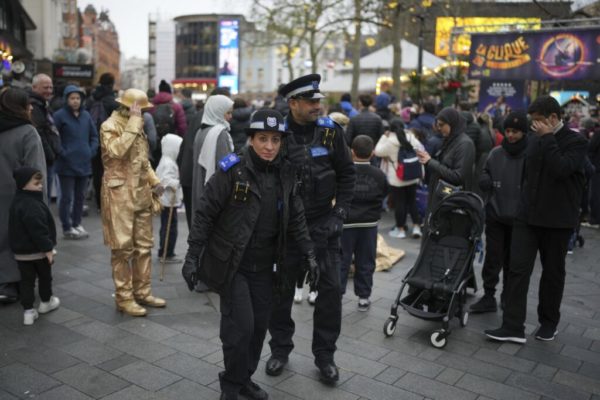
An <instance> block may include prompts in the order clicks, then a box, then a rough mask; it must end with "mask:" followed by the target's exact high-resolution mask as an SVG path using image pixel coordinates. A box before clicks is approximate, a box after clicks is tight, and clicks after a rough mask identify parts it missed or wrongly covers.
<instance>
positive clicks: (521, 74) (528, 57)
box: [469, 28, 600, 80]
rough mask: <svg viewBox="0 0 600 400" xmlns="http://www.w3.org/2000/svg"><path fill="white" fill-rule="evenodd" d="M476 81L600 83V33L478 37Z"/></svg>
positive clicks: (472, 74)
mask: <svg viewBox="0 0 600 400" xmlns="http://www.w3.org/2000/svg"><path fill="white" fill-rule="evenodd" d="M469 58H470V64H471V66H470V68H469V77H471V78H473V79H519V80H522V79H532V80H550V79H552V80H557V79H573V80H576V79H600V29H599V28H592V29H580V30H569V31H567V30H564V29H563V30H560V31H546V32H522V33H507V34H478V35H473V36H472V37H471V55H470V56H469Z"/></svg>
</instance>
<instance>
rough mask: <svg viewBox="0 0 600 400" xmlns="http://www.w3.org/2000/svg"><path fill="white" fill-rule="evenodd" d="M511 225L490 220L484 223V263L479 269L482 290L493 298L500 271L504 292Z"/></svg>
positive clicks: (508, 260)
mask: <svg viewBox="0 0 600 400" xmlns="http://www.w3.org/2000/svg"><path fill="white" fill-rule="evenodd" d="M511 234H512V225H507V224H503V223H502V222H500V221H497V220H495V219H492V218H488V219H486V221H485V261H484V262H483V268H482V269H481V278H482V279H483V290H484V291H485V294H486V295H490V296H494V294H495V293H496V285H498V282H499V280H500V279H499V276H500V271H502V283H503V286H504V289H503V290H504V291H506V279H507V278H508V273H509V272H508V271H509V263H510V238H511Z"/></svg>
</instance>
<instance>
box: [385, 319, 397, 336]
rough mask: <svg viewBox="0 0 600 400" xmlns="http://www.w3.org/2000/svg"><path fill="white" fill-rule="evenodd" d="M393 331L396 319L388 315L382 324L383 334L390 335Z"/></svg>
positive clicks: (394, 330)
mask: <svg viewBox="0 0 600 400" xmlns="http://www.w3.org/2000/svg"><path fill="white" fill-rule="evenodd" d="M394 332H396V320H395V319H393V318H392V317H390V318H388V319H387V320H386V321H385V324H383V334H384V335H385V337H390V336H393V335H394Z"/></svg>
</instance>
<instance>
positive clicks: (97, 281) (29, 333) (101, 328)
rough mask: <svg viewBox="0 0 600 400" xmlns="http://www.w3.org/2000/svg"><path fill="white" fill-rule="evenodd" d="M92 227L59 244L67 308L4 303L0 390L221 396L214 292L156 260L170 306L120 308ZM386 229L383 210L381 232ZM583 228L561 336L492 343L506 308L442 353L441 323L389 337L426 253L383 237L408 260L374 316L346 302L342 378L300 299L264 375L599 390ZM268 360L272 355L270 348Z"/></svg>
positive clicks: (594, 292) (443, 386)
mask: <svg viewBox="0 0 600 400" xmlns="http://www.w3.org/2000/svg"><path fill="white" fill-rule="evenodd" d="M180 218H181V220H184V218H183V214H180ZM84 225H85V226H86V227H87V228H88V230H89V231H90V233H91V238H90V239H89V240H85V241H77V242H73V241H70V242H67V241H61V242H60V243H59V246H58V251H59V255H58V256H57V263H56V265H55V267H53V268H55V271H54V290H55V294H56V295H58V296H60V299H61V302H62V306H61V308H60V309H59V310H57V311H55V312H53V313H51V314H47V315H44V316H41V317H40V319H39V320H38V322H36V324H35V325H34V326H33V327H24V326H23V325H22V310H21V307H20V306H19V305H16V304H15V305H10V306H4V307H0V399H15V398H36V399H43V400H49V399H60V400H69V399H91V398H94V399H100V398H101V399H111V400H112V399H177V400H186V399H217V398H218V396H219V394H218V383H217V373H218V372H219V371H220V370H221V369H222V365H223V364H222V354H221V348H220V342H219V337H218V321H219V314H218V313H217V311H216V309H215V306H218V298H217V296H216V295H209V296H207V295H204V294H202V295H201V294H197V293H190V292H188V290H187V288H186V287H185V285H184V283H183V281H182V279H181V277H180V266H168V267H167V268H168V270H167V273H166V277H165V280H164V282H160V281H159V280H158V268H155V270H154V292H155V293H156V294H157V295H160V296H162V297H165V298H166V299H168V307H167V308H166V309H164V310H152V311H151V312H150V314H149V316H148V317H147V318H131V317H127V316H123V315H122V314H120V313H118V312H116V311H115V307H114V302H113V298H112V297H111V294H112V291H113V284H112V280H111V276H110V269H109V252H108V250H107V249H106V248H105V247H104V246H103V245H102V241H101V228H100V220H99V217H98V216H96V215H93V216H90V217H88V218H86V219H85V221H84ZM390 225H391V216H390V215H387V216H386V218H385V222H384V223H383V229H382V230H383V231H387V229H388V228H389V226H390ZM155 227H156V225H155ZM583 232H584V234H585V235H586V238H587V245H586V247H585V248H583V249H580V250H578V251H576V253H575V254H574V255H572V256H569V259H568V266H567V286H566V289H565V299H564V301H563V308H562V311H563V318H562V322H561V324H560V326H559V330H560V333H559V335H558V337H557V339H556V341H554V342H550V343H541V342H539V341H536V340H534V339H533V337H528V343H527V344H526V345H524V346H519V345H513V344H502V345H501V344H498V343H494V342H490V341H487V340H486V339H485V338H484V336H483V335H482V330H483V329H485V328H488V327H495V326H497V325H498V323H499V321H500V314H492V315H489V314H488V315H485V316H471V318H470V321H469V324H468V326H467V327H466V328H464V329H461V328H457V329H456V330H454V331H453V333H452V335H451V336H450V338H449V344H448V346H447V347H446V348H445V349H444V350H437V349H434V348H433V347H431V345H430V344H429V334H430V333H431V331H432V330H433V329H437V325H436V324H433V323H428V322H425V321H421V320H418V319H415V318H413V317H410V316H409V315H407V314H406V313H405V312H401V313H400V320H399V324H398V328H397V330H396V333H395V336H394V337H392V338H385V337H384V335H383V334H382V325H383V323H384V321H385V319H386V318H387V317H388V315H389V307H390V304H391V302H392V299H393V298H394V297H395V295H396V292H397V290H398V288H399V287H400V282H401V280H402V277H403V276H404V274H405V273H406V271H407V269H408V268H410V266H411V265H412V263H413V262H414V260H415V258H416V256H417V252H418V243H417V241H415V240H402V241H401V240H397V239H389V238H387V240H388V242H389V243H391V244H392V245H394V246H399V247H402V248H403V249H405V250H406V251H407V256H406V257H405V259H403V260H402V261H401V262H400V263H399V264H398V265H397V266H396V267H395V268H394V269H393V270H392V271H391V272H387V273H385V272H382V273H377V274H376V276H375V291H374V295H373V298H372V300H373V307H372V308H371V310H370V311H369V312H366V313H362V312H358V311H357V310H356V298H355V297H354V296H353V295H347V296H346V297H345V299H344V311H343V312H344V318H343V328H342V335H341V337H340V339H339V341H338V347H339V350H338V352H337V354H336V361H337V363H338V365H339V366H340V368H341V379H340V383H339V385H338V386H337V387H335V388H329V387H325V386H323V385H322V384H321V383H319V382H318V380H317V379H318V376H317V372H316V369H315V367H314V366H313V359H312V355H311V352H310V338H311V332H312V322H311V320H312V308H311V307H310V306H309V305H308V304H307V303H306V302H305V303H303V304H302V305H299V306H295V308H294V319H295V320H296V323H297V332H296V336H295V343H296V349H295V350H294V352H293V353H292V355H291V358H290V363H289V365H288V368H287V370H286V371H285V372H284V374H283V375H282V376H280V377H277V378H271V377H268V376H266V375H265V374H264V372H263V371H264V362H262V363H261V365H260V366H259V370H258V372H257V373H256V375H255V379H256V380H257V381H258V382H259V383H260V384H261V385H262V386H263V387H265V388H266V390H268V391H269V393H270V394H271V398H273V399H298V398H301V399H320V398H326V399H340V400H345V399H348V400H351V399H410V400H412V399H415V400H417V399H423V398H431V399H510V400H512V399H569V400H572V399H600V307H599V306H600V246H598V243H600V232H598V231H592V230H584V231H583ZM186 236H187V229H186V227H185V223H184V224H183V226H182V228H181V233H180V241H179V242H178V246H177V248H178V252H179V254H184V253H185V243H184V242H185V241H184V240H181V239H182V238H185V237H186ZM480 268H481V267H480V265H477V274H478V276H479V270H480ZM537 278H538V275H536V276H535V277H534V280H533V281H534V282H537ZM532 286H533V287H532V290H531V291H530V292H531V293H530V295H531V300H532V301H531V302H530V303H531V304H532V306H530V308H529V315H528V321H527V322H528V325H527V333H528V334H531V332H533V330H534V329H535V327H536V316H535V308H534V307H535V304H536V301H535V296H536V286H537V285H536V284H533V285H532ZM349 292H350V293H351V292H352V291H351V290H349ZM473 299H474V298H471V299H469V301H473ZM454 325H455V326H457V325H458V324H457V320H455V321H454ZM263 355H264V358H263V359H264V360H266V359H267V358H268V346H266V348H265V351H264V354H263Z"/></svg>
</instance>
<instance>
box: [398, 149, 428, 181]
mask: <svg viewBox="0 0 600 400" xmlns="http://www.w3.org/2000/svg"><path fill="white" fill-rule="evenodd" d="M409 146H410V143H409ZM396 176H397V177H398V179H400V180H401V181H412V180H413V179H421V178H422V177H423V169H422V168H421V163H420V162H419V159H418V158H417V153H416V152H415V149H414V148H413V147H412V146H410V147H407V146H400V149H398V165H396Z"/></svg>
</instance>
